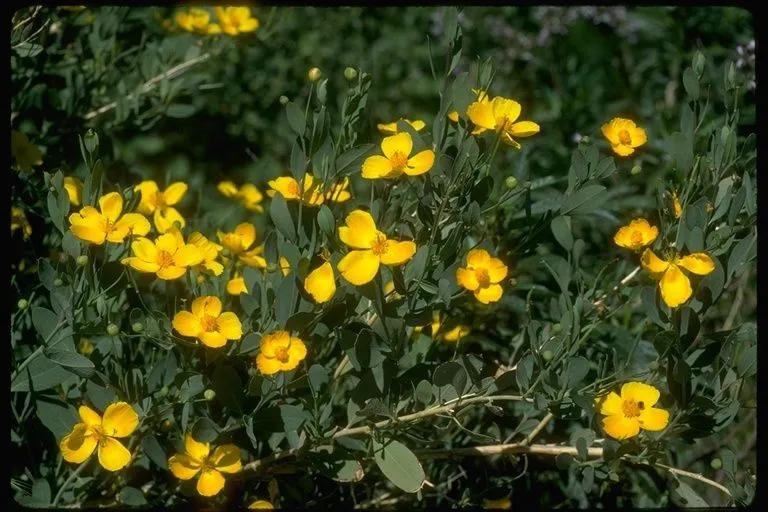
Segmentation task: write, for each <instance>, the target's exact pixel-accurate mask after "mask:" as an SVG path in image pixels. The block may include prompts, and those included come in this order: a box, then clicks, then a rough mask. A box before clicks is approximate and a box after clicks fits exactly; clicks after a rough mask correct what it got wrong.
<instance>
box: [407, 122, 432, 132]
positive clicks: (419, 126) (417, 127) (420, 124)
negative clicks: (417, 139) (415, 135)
mask: <svg viewBox="0 0 768 512" xmlns="http://www.w3.org/2000/svg"><path fill="white" fill-rule="evenodd" d="M405 122H406V123H408V124H409V125H411V128H413V129H414V130H415V131H417V132H420V131H421V130H423V129H424V127H425V126H427V123H425V122H424V121H422V120H421V119H414V120H413V121H411V120H410V119H406V120H405Z"/></svg>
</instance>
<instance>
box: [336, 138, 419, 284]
mask: <svg viewBox="0 0 768 512" xmlns="http://www.w3.org/2000/svg"><path fill="white" fill-rule="evenodd" d="M395 137H397V135H395ZM345 223H346V226H341V227H340V228H339V238H340V239H341V241H342V242H344V243H345V244H347V245H348V246H349V247H351V248H353V249H357V250H354V251H350V252H348V253H347V255H346V256H344V257H343V258H341V261H339V264H338V266H337V269H338V270H339V272H341V275H342V276H344V279H346V280H347V281H349V282H350V283H352V284H354V285H357V286H360V285H363V284H366V283H369V282H371V281H372V280H373V278H374V277H376V274H377V273H378V272H379V265H380V264H382V263H383V264H384V265H402V264H403V263H405V262H406V261H408V260H410V259H411V258H412V257H413V255H414V254H415V253H416V244H415V243H413V242H411V241H405V242H396V241H394V240H388V239H387V235H385V234H384V233H382V232H381V231H379V230H378V229H376V223H375V222H374V220H373V217H371V214H370V213H368V212H366V211H363V210H355V211H353V212H352V213H350V214H349V215H347V218H346V219H345Z"/></svg>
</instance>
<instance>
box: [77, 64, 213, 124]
mask: <svg viewBox="0 0 768 512" xmlns="http://www.w3.org/2000/svg"><path fill="white" fill-rule="evenodd" d="M210 58H211V53H210V52H207V53H204V54H202V55H200V56H199V57H195V58H194V59H191V60H188V61H186V62H182V63H181V64H179V65H178V66H174V67H172V68H171V69H169V70H168V71H165V72H164V73H162V74H160V75H157V76H155V77H153V78H150V79H149V80H147V81H146V82H144V84H143V85H141V86H139V88H138V89H137V90H136V92H133V93H130V94H128V95H127V96H126V97H125V98H124V100H125V101H130V100H132V99H134V98H136V97H137V96H139V95H140V94H145V93H147V92H149V91H151V90H152V89H153V88H154V87H155V86H156V85H157V84H158V83H160V82H161V81H163V80H165V79H166V78H168V79H171V78H175V77H176V76H178V75H180V74H181V73H182V72H184V71H186V70H187V68H190V67H192V66H195V65H197V64H200V63H201V62H205V61H207V60H208V59H210ZM117 103H118V102H117V101H113V102H112V103H108V104H107V105H104V106H103V107H99V108H98V109H96V110H91V111H90V112H88V113H87V114H85V120H86V121H88V120H90V119H93V118H94V117H97V116H100V115H101V114H104V113H106V112H109V111H110V110H112V109H115V108H117Z"/></svg>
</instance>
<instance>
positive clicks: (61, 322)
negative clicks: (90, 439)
mask: <svg viewBox="0 0 768 512" xmlns="http://www.w3.org/2000/svg"><path fill="white" fill-rule="evenodd" d="M64 324H66V322H65V321H64V320H63V319H62V320H59V323H58V324H57V325H56V327H54V328H53V330H52V331H51V333H50V334H49V335H48V337H46V338H45V340H43V344H42V345H40V346H39V347H37V348H36V349H35V351H34V352H32V353H31V354H30V355H29V357H27V358H26V359H25V360H24V361H22V362H21V364H20V365H19V367H18V368H16V371H15V372H13V374H12V375H11V381H13V380H14V379H15V378H16V377H17V376H18V375H19V374H20V373H21V372H22V371H23V370H24V368H26V367H27V366H29V363H31V362H32V361H33V360H34V359H35V358H36V357H37V356H39V355H40V354H42V353H43V350H45V347H46V346H47V345H48V343H50V341H51V339H52V338H53V335H54V334H58V333H59V328H61V327H63V326H64Z"/></svg>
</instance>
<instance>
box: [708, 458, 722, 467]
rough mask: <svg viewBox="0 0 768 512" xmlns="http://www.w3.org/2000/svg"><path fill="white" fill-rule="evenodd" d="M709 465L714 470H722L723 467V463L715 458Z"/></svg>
mask: <svg viewBox="0 0 768 512" xmlns="http://www.w3.org/2000/svg"><path fill="white" fill-rule="evenodd" d="M709 465H710V466H712V469H720V468H721V467H723V461H722V460H720V459H719V458H717V457H715V458H714V459H712V461H711V462H710V463H709Z"/></svg>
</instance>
